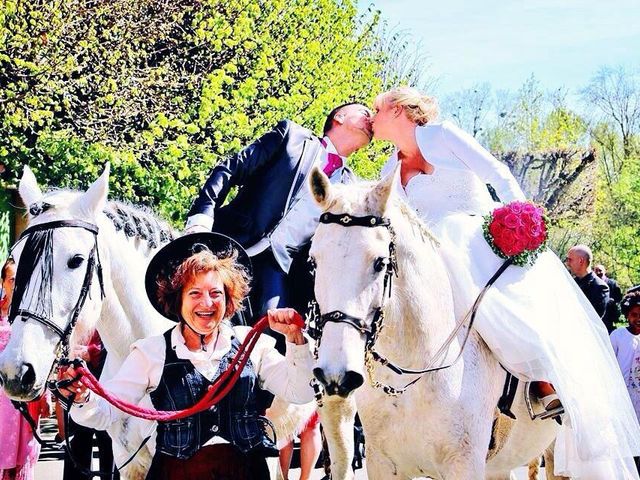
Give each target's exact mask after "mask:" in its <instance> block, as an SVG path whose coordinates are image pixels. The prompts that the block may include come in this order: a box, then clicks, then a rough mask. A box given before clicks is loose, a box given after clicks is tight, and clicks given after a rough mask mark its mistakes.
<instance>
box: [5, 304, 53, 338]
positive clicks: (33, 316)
mask: <svg viewBox="0 0 640 480" xmlns="http://www.w3.org/2000/svg"><path fill="white" fill-rule="evenodd" d="M17 315H18V316H20V317H21V318H22V321H24V322H26V321H27V320H28V319H29V318H31V319H32V320H35V321H36V322H38V323H41V324H42V325H44V326H45V327H47V328H49V329H50V330H53V332H54V333H55V334H56V335H58V337H60V338H63V337H64V333H65V331H64V330H62V329H61V328H60V327H59V326H57V325H56V324H55V323H53V322H52V321H51V320H49V319H48V318H45V317H43V316H41V315H37V314H35V313H33V312H30V311H29V310H23V309H21V308H19V309H18V310H17Z"/></svg>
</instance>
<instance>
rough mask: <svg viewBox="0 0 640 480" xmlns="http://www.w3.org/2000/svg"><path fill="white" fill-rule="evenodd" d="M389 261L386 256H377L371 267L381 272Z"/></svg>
mask: <svg viewBox="0 0 640 480" xmlns="http://www.w3.org/2000/svg"><path fill="white" fill-rule="evenodd" d="M388 263H389V259H388V258H387V257H378V258H376V260H375V262H373V269H374V270H375V271H376V272H381V271H382V270H384V268H385V267H386V266H387V264H388Z"/></svg>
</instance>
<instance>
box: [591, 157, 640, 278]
mask: <svg viewBox="0 0 640 480" xmlns="http://www.w3.org/2000/svg"><path fill="white" fill-rule="evenodd" d="M599 187H600V188H599V189H598V197H597V210H596V217H595V226H594V235H593V243H594V250H595V252H596V255H597V260H598V262H599V263H603V264H605V265H606V266H607V268H608V270H609V272H610V275H611V276H612V277H614V278H617V279H618V281H619V282H620V283H621V284H622V286H623V287H630V286H632V285H637V284H638V283H640V156H638V155H632V156H629V157H627V159H626V161H625V168H624V169H623V170H622V171H621V172H620V175H619V177H618V179H617V180H616V181H615V182H614V183H613V184H611V185H607V184H605V182H604V181H601V182H600V184H599Z"/></svg>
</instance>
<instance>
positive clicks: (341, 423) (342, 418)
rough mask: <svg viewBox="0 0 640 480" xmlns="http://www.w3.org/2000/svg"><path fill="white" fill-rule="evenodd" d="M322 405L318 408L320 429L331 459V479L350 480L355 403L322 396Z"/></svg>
mask: <svg viewBox="0 0 640 480" xmlns="http://www.w3.org/2000/svg"><path fill="white" fill-rule="evenodd" d="M323 403H324V405H323V406H322V407H320V408H319V410H318V411H319V412H320V420H321V422H322V428H323V429H324V434H325V436H326V438H327V444H328V445H329V457H330V458H331V478H332V479H334V480H351V479H353V478H354V476H353V470H352V469H351V459H352V458H353V452H354V447H353V424H354V419H355V416H356V401H355V398H354V397H353V395H352V396H351V397H349V398H340V397H336V396H324V397H323Z"/></svg>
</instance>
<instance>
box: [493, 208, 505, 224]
mask: <svg viewBox="0 0 640 480" xmlns="http://www.w3.org/2000/svg"><path fill="white" fill-rule="evenodd" d="M508 214H509V210H508V209H507V208H505V207H500V208H496V209H495V210H494V211H493V220H494V222H500V223H504V218H505V217H506V216H507V215H508Z"/></svg>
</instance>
